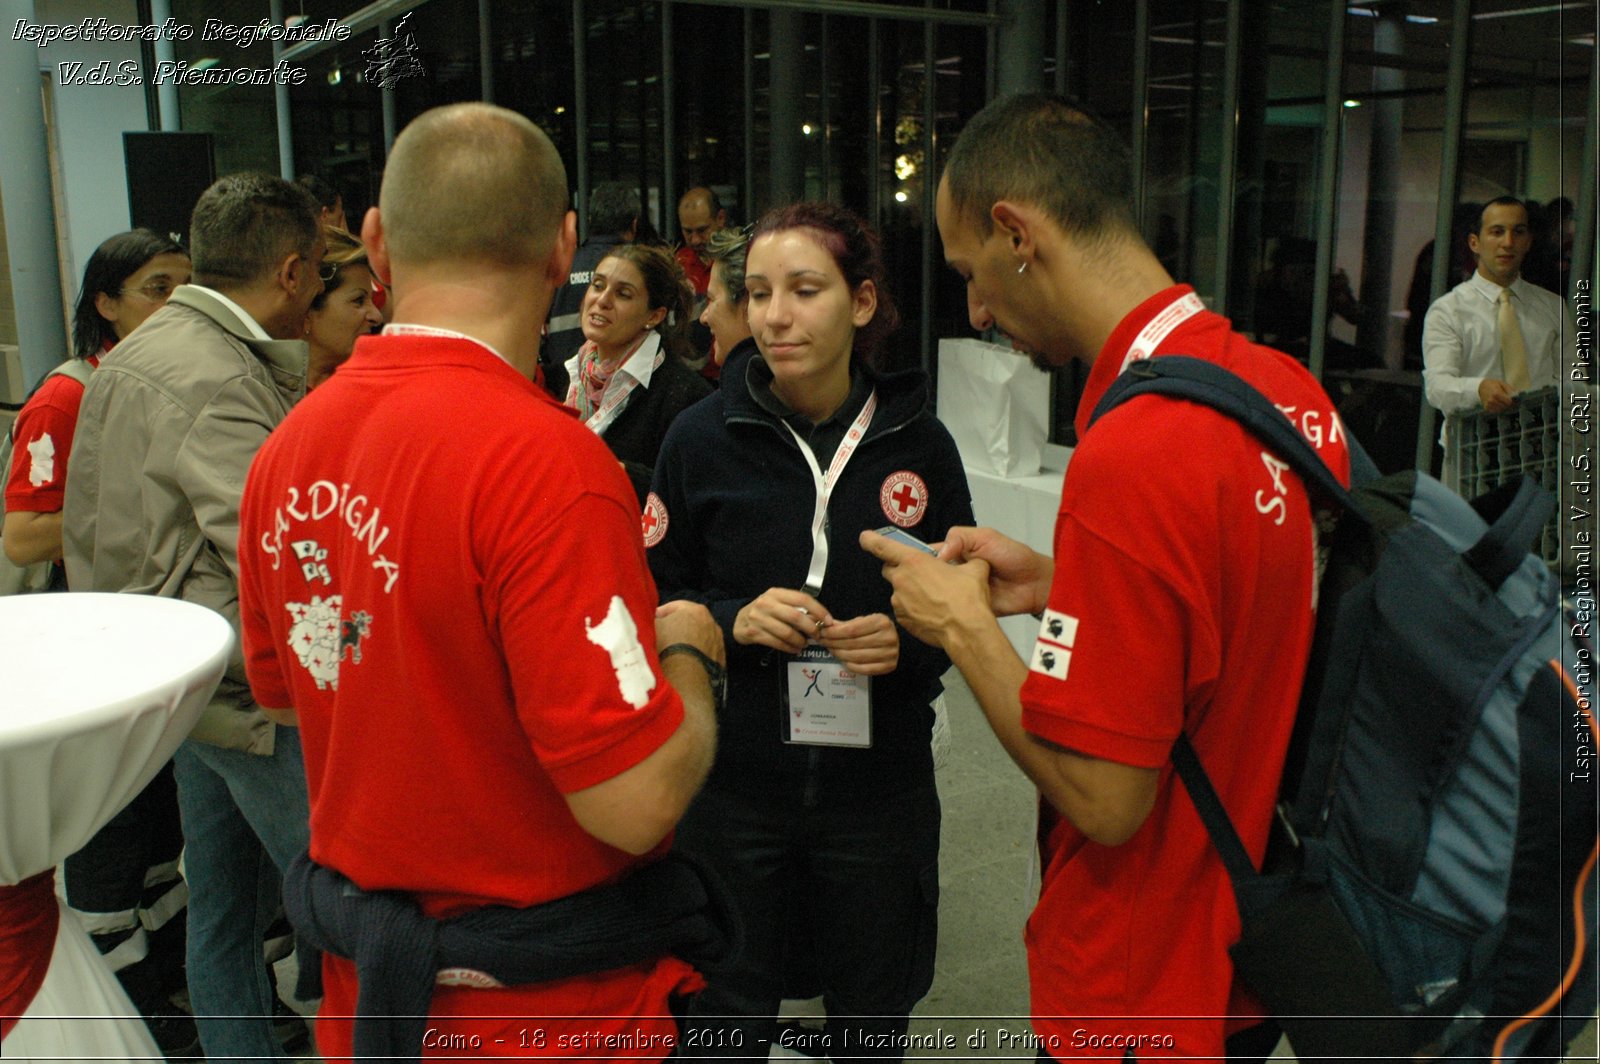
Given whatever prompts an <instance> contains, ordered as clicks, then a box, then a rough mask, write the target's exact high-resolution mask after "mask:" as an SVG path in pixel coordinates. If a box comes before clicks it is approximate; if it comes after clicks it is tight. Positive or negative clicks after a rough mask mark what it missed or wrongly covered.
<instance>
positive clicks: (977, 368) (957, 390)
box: [938, 339, 1050, 477]
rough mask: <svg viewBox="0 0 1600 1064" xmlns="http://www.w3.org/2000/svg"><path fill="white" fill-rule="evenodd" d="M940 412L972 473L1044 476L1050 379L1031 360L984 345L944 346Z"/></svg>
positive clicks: (947, 342)
mask: <svg viewBox="0 0 1600 1064" xmlns="http://www.w3.org/2000/svg"><path fill="white" fill-rule="evenodd" d="M938 412H939V420H940V421H942V422H944V425H945V428H947V429H949V430H950V435H951V436H954V437H955V441H956V447H958V448H959V449H960V451H961V458H962V461H963V462H964V463H966V466H967V468H969V469H976V470H981V471H983V472H986V473H993V474H995V475H996V476H1002V477H1030V476H1033V475H1035V474H1036V473H1038V472H1039V456H1040V455H1041V454H1042V453H1043V450H1044V444H1045V441H1046V439H1047V438H1048V436H1049V429H1048V424H1049V416H1050V377H1049V375H1048V374H1046V373H1045V372H1044V371H1042V370H1039V369H1035V368H1034V366H1033V364H1032V363H1031V362H1029V361H1028V359H1027V356H1025V355H1020V354H1018V353H1017V352H1015V351H1013V350H1012V349H1011V348H1010V347H1002V346H1000V345H999V344H987V343H984V342H983V341H982V340H969V339H960V340H940V341H939V405H938Z"/></svg>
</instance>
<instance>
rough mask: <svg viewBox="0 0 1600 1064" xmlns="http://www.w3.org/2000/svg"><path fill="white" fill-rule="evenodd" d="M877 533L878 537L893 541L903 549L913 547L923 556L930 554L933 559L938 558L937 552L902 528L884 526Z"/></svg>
mask: <svg viewBox="0 0 1600 1064" xmlns="http://www.w3.org/2000/svg"><path fill="white" fill-rule="evenodd" d="M877 532H878V535H880V536H882V537H883V538H884V539H889V540H893V541H894V542H896V543H898V544H900V545H901V546H903V547H915V548H916V549H917V550H920V551H922V552H923V553H924V554H931V555H933V556H934V557H935V558H937V557H938V556H939V552H938V551H937V550H935V549H934V548H933V547H930V546H928V545H927V544H926V543H924V542H922V540H920V539H918V538H917V537H916V536H913V535H912V534H911V533H909V532H907V531H906V530H905V529H903V528H898V527H896V526H895V525H884V526H883V527H882V528H880V529H878V530H877Z"/></svg>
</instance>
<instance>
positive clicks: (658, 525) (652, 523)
mask: <svg viewBox="0 0 1600 1064" xmlns="http://www.w3.org/2000/svg"><path fill="white" fill-rule="evenodd" d="M639 526H640V530H641V531H642V532H643V533H644V545H645V546H646V547H654V546H655V545H656V544H657V543H660V542H661V538H662V537H663V536H665V535H666V534H667V504H666V503H664V502H662V501H661V496H659V495H657V494H656V493H655V492H653V491H652V492H651V493H650V495H649V497H648V498H646V499H645V501H644V513H642V514H640V515H639Z"/></svg>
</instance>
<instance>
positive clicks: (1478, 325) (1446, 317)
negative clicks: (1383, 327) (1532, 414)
mask: <svg viewBox="0 0 1600 1064" xmlns="http://www.w3.org/2000/svg"><path fill="white" fill-rule="evenodd" d="M1467 242H1468V244H1469V245H1470V246H1471V247H1472V252H1473V254H1474V255H1476V256H1477V259H1478V268H1477V270H1476V271H1475V272H1474V273H1473V275H1472V276H1471V277H1469V278H1467V279H1466V280H1465V281H1463V282H1462V283H1461V284H1458V285H1456V287H1455V288H1453V289H1451V290H1450V291H1449V292H1446V293H1445V294H1444V295H1442V296H1440V297H1439V299H1438V301H1437V302H1435V303H1434V304H1433V306H1431V307H1429V308H1428V317H1427V322H1426V324H1425V325H1424V326H1423V330H1422V361H1423V365H1424V366H1425V369H1424V370H1423V379H1424V381H1425V383H1426V386H1427V393H1428V402H1430V403H1432V404H1433V405H1434V406H1435V407H1437V408H1438V409H1439V410H1440V411H1442V412H1443V413H1446V414H1457V413H1462V412H1465V411H1469V410H1477V409H1479V408H1480V407H1481V408H1482V409H1484V410H1487V411H1488V412H1489V413H1491V414H1498V413H1501V412H1502V411H1505V410H1509V409H1510V408H1511V406H1512V403H1513V402H1514V398H1515V396H1516V394H1517V393H1519V392H1524V391H1531V390H1533V389H1537V388H1544V387H1547V386H1549V385H1552V384H1555V383H1557V382H1558V381H1559V380H1560V379H1561V370H1562V366H1563V365H1564V364H1565V359H1564V358H1563V355H1564V354H1565V353H1570V350H1571V348H1572V345H1573V342H1574V340H1575V339H1576V336H1575V333H1574V330H1573V328H1572V322H1571V320H1570V318H1569V317H1568V314H1567V309H1566V304H1565V303H1564V302H1563V301H1562V299H1561V297H1560V296H1558V295H1555V294H1554V293H1552V292H1549V291H1546V290H1545V289H1543V288H1539V287H1537V286H1536V285H1532V284H1529V283H1528V282H1527V281H1526V280H1524V279H1523V277H1522V260H1523V259H1524V258H1525V257H1526V256H1527V254H1528V249H1529V247H1530V246H1531V245H1532V243H1533V236H1532V234H1531V233H1529V231H1528V209H1527V208H1526V207H1524V206H1523V205H1522V201H1521V200H1518V199H1513V198H1512V197H1510V196H1502V197H1500V198H1499V199H1497V200H1493V201H1491V202H1490V203H1489V204H1487V205H1486V206H1485V207H1484V208H1483V215H1482V217H1481V219H1480V220H1479V223H1478V231H1477V232H1476V233H1473V234H1472V235H1470V236H1469V237H1468V238H1467ZM1502 303H1504V304H1507V305H1509V308H1510V310H1509V312H1507V311H1506V310H1503V309H1502ZM1511 325H1514V326H1515V328H1516V333H1515V334H1512V335H1510V336H1509V337H1508V336H1503V335H1502V333H1505V332H1506V331H1507V329H1508V327H1509V326H1511ZM1519 344H1520V352H1519V350H1518V347H1519ZM1519 355H1520V357H1519Z"/></svg>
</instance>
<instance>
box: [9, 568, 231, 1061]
mask: <svg viewBox="0 0 1600 1064" xmlns="http://www.w3.org/2000/svg"><path fill="white" fill-rule="evenodd" d="M232 648H233V631H232V629H231V628H230V627H229V626H228V623H227V621H225V620H223V619H222V617H220V616H219V615H217V614H216V613H214V612H212V611H211V610H208V609H205V608H203V607H200V606H195V605H192V604H190V603H186V602H177V601H173V600H171V599H159V598H152V597H149V596H143V595H97V594H65V595H25V596H18V597H13V598H0V663H3V666H4V674H5V676H6V679H5V681H4V686H3V687H0V1028H3V1029H5V1031H6V1033H5V1034H4V1037H3V1040H0V1055H3V1056H4V1058H5V1059H6V1060H8V1061H10V1060H19V1059H21V1060H31V1059H37V1060H63V1059H69V1060H82V1059H93V1058H96V1057H98V1058H102V1059H114V1060H142V1059H152V1060H159V1059H160V1058H161V1054H160V1052H159V1050H157V1048H156V1045H155V1043H154V1042H153V1041H152V1040H151V1039H150V1036H149V1033H148V1031H147V1030H146V1029H145V1026H144V1023H143V1021H142V1020H140V1019H139V1016H138V1013H137V1012H136V1011H135V1010H134V1008H133V1006H132V1004H131V1003H130V1002H129V1001H128V998H127V995H126V994H124V993H123V991H122V987H121V986H120V985H119V984H118V982H117V979H116V976H114V975H112V974H111V971H110V969H109V968H108V967H107V966H106V964H105V962H104V961H103V960H102V959H101V957H100V954H99V952H98V951H97V950H96V949H95V947H94V944H93V943H92V942H90V940H89V937H88V935H86V934H85V933H84V931H83V929H82V927H81V926H80V925H79V924H78V922H77V920H76V919H75V918H74V917H73V916H72V913H71V912H70V911H69V910H68V909H67V908H66V907H65V906H64V905H62V904H61V903H60V902H59V901H57V900H56V898H55V891H54V887H53V885H52V877H51V872H52V870H53V869H54V868H55V866H56V865H57V864H59V863H60V862H61V861H62V860H64V859H65V858H66V857H67V856H68V855H70V854H72V853H74V852H76V851H77V850H78V849H80V848H81V847H82V846H83V845H84V843H86V842H88V841H89V839H90V838H91V837H92V836H93V835H94V833H95V832H96V831H98V830H99V829H100V828H101V827H102V826H103V825H104V824H105V823H106V821H108V820H110V819H111V818H112V817H113V816H115V815H116V813H117V812H118V810H120V809H121V808H122V807H123V806H125V805H126V804H127V803H128V802H129V801H131V800H132V799H133V797H134V796H135V795H137V794H138V793H139V791H140V790H141V789H142V788H143V787H144V785H145V784H146V783H148V782H150V779H151V777H153V776H154V775H155V773H156V771H157V770H158V769H160V768H161V766H162V765H163V764H165V763H166V761H167V760H168V759H169V758H170V757H171V756H172V754H173V751H174V750H176V749H177V748H178V744H179V743H181V742H182V741H183V738H184V736H186V735H187V734H188V733H189V730H190V728H192V727H193V726H194V722H195V720H196V719H197V718H198V717H199V715H200V711H201V710H202V709H203V708H204V707H205V704H206V702H207V701H208V700H209V699H210V697H211V693H212V692H213V691H214V690H215V689H216V686H217V682H218V681H219V680H220V679H221V678H222V673H223V669H224V667H225V666H226V664H227V660H228V655H229V653H230V652H231V650H232ZM52 925H54V933H53V937H52V935H51V929H52ZM41 974H42V977H43V978H42V981H40V978H39V977H40V976H41Z"/></svg>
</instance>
